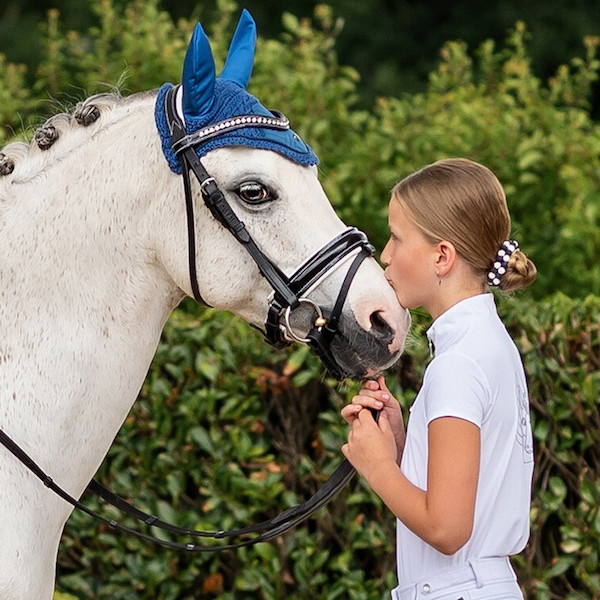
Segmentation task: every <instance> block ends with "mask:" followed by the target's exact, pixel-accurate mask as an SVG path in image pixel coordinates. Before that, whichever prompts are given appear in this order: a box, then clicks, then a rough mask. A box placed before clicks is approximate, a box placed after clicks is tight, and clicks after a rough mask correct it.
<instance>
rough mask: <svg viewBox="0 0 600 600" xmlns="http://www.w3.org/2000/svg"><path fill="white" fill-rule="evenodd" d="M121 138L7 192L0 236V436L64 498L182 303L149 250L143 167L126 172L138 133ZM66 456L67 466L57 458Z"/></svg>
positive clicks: (126, 128)
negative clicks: (45, 473) (18, 446)
mask: <svg viewBox="0 0 600 600" xmlns="http://www.w3.org/2000/svg"><path fill="white" fill-rule="evenodd" d="M146 110H147V109H146ZM150 114H151V113H150ZM145 124H146V128H147V129H148V128H152V120H151V116H150V117H149V118H147V119H145ZM113 127H116V126H113ZM120 133H121V135H120V136H117V138H118V139H117V140H116V141H114V142H113V146H112V147H110V148H103V136H106V134H104V133H103V132H100V133H99V134H98V136H97V137H98V140H99V141H98V144H97V145H96V144H93V143H92V142H91V141H88V142H86V143H85V144H82V147H81V148H80V149H79V150H78V151H76V152H71V153H66V154H65V155H64V156H63V157H61V161H60V166H51V167H50V166H48V167H47V168H46V169H45V170H44V171H43V172H42V173H40V174H39V175H37V176H36V177H34V178H32V179H31V180H30V181H28V182H23V183H16V184H15V185H14V186H13V187H14V188H15V189H16V191H17V195H15V196H14V197H13V198H10V199H9V200H8V202H10V203H12V206H11V210H10V211H7V212H6V215H5V219H4V224H3V226H2V228H3V231H2V241H0V256H1V257H2V258H0V275H1V281H2V292H1V294H2V301H1V302H0V365H1V367H2V368H0V407H1V408H2V423H0V427H2V428H4V429H6V430H7V431H8V432H10V434H11V435H13V436H14V437H15V438H16V439H17V440H18V441H19V442H20V443H22V444H23V445H24V446H25V448H26V449H27V451H28V452H30V453H31V455H32V456H33V457H34V458H35V459H37V460H39V462H40V464H41V465H42V467H43V468H47V469H49V470H51V471H53V472H52V476H53V477H54V478H55V479H56V480H57V481H59V482H61V484H63V485H65V487H67V489H69V490H70V491H71V492H72V493H78V492H79V491H81V489H82V487H83V486H84V485H85V483H86V481H87V480H88V479H89V476H90V475H91V474H92V473H93V471H94V470H95V469H96V468H97V466H98V464H99V462H100V461H101V460H102V457H103V456H104V454H105V453H106V450H107V449H108V446H109V445H110V443H111V441H112V439H113V437H114V435H115V433H116V431H117V430H118V427H119V426H120V424H121V422H122V421H123V419H124V418H125V416H126V414H127V412H128V411H129V409H130V407H131V404H132V403H133V401H134V400H135V397H136V395H137V392H138V391H139V388H140V386H141V384H142V382H143V379H144V376H145V374H146V372H147V369H148V366H149V363H150V361H151V359H152V356H153V354H154V351H155V350H156V345H157V343H158V339H159V336H160V332H161V330H162V327H163V325H164V322H165V320H166V318H167V316H168V314H169V313H170V311H171V310H172V308H173V307H174V306H175V304H176V303H177V302H178V300H179V299H180V297H181V293H180V291H179V290H178V289H176V288H175V287H174V285H173V283H172V282H171V281H169V280H168V278H166V277H165V275H164V273H163V272H162V271H161V269H160V268H159V267H158V265H157V260H156V256H155V255H154V249H153V247H152V246H151V244H150V240H149V238H150V235H149V231H148V228H149V227H150V225H149V222H148V221H147V220H146V218H147V217H146V215H147V213H148V212H149V210H148V209H149V204H148V202H149V200H148V198H150V197H152V196H153V195H155V194H156V193H157V192H160V190H157V189H156V185H157V183H156V181H154V182H153V184H149V183H146V182H145V181H144V177H143V175H146V176H147V175H149V174H151V173H152V165H150V166H149V170H148V171H147V172H144V173H142V170H143V165H144V163H143V162H141V160H140V163H139V164H138V167H137V168H139V170H140V173H139V175H138V176H137V177H136V176H134V175H133V174H132V173H128V172H127V170H128V169H129V170H133V164H132V161H133V160H134V158H133V157H132V156H128V155H129V154H132V153H135V152H141V151H140V150H138V149H137V148H136V147H134V146H130V145H128V144H129V143H130V141H131V138H132V137H135V136H136V135H139V134H140V131H139V130H138V129H136V126H134V125H128V124H126V123H124V124H123V129H122V131H121V132H120ZM145 135H146V136H147V140H150V139H151V137H150V136H151V135H153V136H154V137H156V134H155V133H154V132H153V131H152V130H150V131H148V132H146V134H145ZM112 139H113V140H114V139H115V136H114V131H113V136H112ZM139 144H140V145H141V146H145V152H144V157H145V158H146V159H148V156H149V155H150V156H152V152H149V151H148V145H149V142H148V141H144V140H140V141H139ZM50 151H52V150H50ZM57 153H58V149H57ZM154 154H155V155H156V156H154V158H152V159H150V160H155V161H158V160H159V156H158V154H159V153H158V152H155V153H154ZM160 158H162V157H160ZM140 159H141V156H140ZM161 166H162V165H161ZM165 170H166V169H164V168H163V169H155V171H154V173H156V171H158V172H164V171H165ZM144 186H146V188H147V189H144ZM94 190H102V191H101V192H98V193H94ZM67 448H73V449H75V450H74V452H76V454H77V456H76V457H75V456H73V457H64V456H63V457H61V460H58V458H59V457H58V456H57V453H64V452H65V451H66V450H65V449H67ZM65 458H66V460H65ZM69 458H73V459H74V462H73V463H71V464H69Z"/></svg>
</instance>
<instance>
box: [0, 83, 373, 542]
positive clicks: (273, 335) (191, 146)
mask: <svg viewBox="0 0 600 600" xmlns="http://www.w3.org/2000/svg"><path fill="white" fill-rule="evenodd" d="M178 89H179V88H178V87H175V88H171V89H170V90H169V91H168V92H167V94H166V96H165V107H164V108H165V114H166V116H167V121H168V125H169V129H170V133H171V142H172V145H171V146H172V149H173V151H174V152H175V154H176V155H177V157H178V158H179V160H180V163H181V166H182V175H183V183H184V191H185V202H186V212H187V232H188V263H189V274H190V282H191V287H192V293H193V295H194V298H195V299H196V300H197V301H198V302H200V303H203V304H205V302H204V301H203V300H202V296H201V294H200V290H199V286H198V281H197V265H196V241H195V240H196V232H195V222H194V205H193V199H192V191H191V180H190V171H192V172H193V173H194V175H195V177H196V178H197V180H198V182H199V184H200V189H201V190H202V197H203V200H204V202H205V204H206V206H207V207H208V208H209V209H210V211H211V213H212V215H213V216H214V218H215V219H217V220H218V221H219V222H220V223H221V224H222V225H223V226H224V227H225V228H226V229H228V230H229V231H230V232H231V233H232V234H233V235H234V237H235V239H236V240H237V241H238V242H239V243H240V244H242V245H243V247H244V248H246V250H247V251H248V252H249V254H250V255H251V256H252V258H253V260H254V262H255V263H256V265H257V267H258V269H259V271H260V273H261V275H262V276H263V277H264V278H265V279H266V280H267V281H268V282H269V284H270V285H271V287H272V288H273V293H272V295H271V298H270V302H269V309H268V313H267V318H266V321H265V331H264V332H263V334H264V336H265V338H266V339H267V341H269V342H270V343H271V344H273V345H275V346H277V347H282V346H285V345H288V344H290V343H292V341H294V340H296V341H300V342H303V343H306V344H308V345H309V346H310V347H311V348H312V350H313V351H314V352H315V353H316V354H317V355H318V356H319V357H320V358H321V360H322V362H323V363H324V365H325V366H326V368H327V370H328V371H329V373H330V374H331V375H332V376H333V377H335V378H336V379H338V380H341V379H343V378H344V377H346V376H347V373H346V372H345V371H344V369H343V368H342V367H341V366H340V365H339V364H338V363H337V361H336V359H335V357H334V355H333V353H332V351H331V348H330V345H331V342H332V340H333V338H334V337H335V336H336V335H337V334H338V320H339V317H340V315H341V311H342V308H343V305H344V302H345V300H346V296H347V294H348V290H349V288H350V285H351V283H352V279H353V278H354V275H355V274H356V272H357V270H358V268H359V267H360V265H361V263H362V261H363V260H364V259H365V258H367V257H369V256H372V255H373V253H374V248H373V246H371V244H370V243H369V241H368V239H367V236H366V235H365V234H364V233H363V232H362V231H360V230H358V229H356V228H354V227H349V228H347V229H346V230H345V231H343V232H342V233H341V234H340V235H338V236H336V237H335V238H333V239H332V240H330V241H329V242H328V243H327V244H325V245H324V246H323V247H322V248H320V249H319V250H318V251H317V252H316V253H315V254H314V255H313V256H311V257H310V258H309V259H307V260H306V261H305V262H304V263H303V264H302V265H300V267H298V268H297V269H296V271H295V272H294V273H293V274H292V275H291V276H290V277H288V276H286V275H285V273H283V272H282V271H281V270H280V269H279V268H278V267H277V265H275V264H274V263H273V262H272V261H271V260H270V259H269V257H268V256H266V255H265V254H264V253H263V251H262V250H261V249H260V248H259V247H258V245H257V244H256V242H255V241H254V239H253V238H252V236H251V235H250V233H249V232H248V231H247V229H246V227H245V225H244V223H243V222H242V221H241V220H240V219H239V218H238V217H237V215H236V214H235V212H234V211H233V209H232V208H231V206H230V205H229V204H228V202H227V200H226V199H225V196H224V195H223V193H222V191H221V190H220V189H219V187H218V185H217V183H216V182H215V180H214V179H213V178H212V177H211V176H210V175H209V174H208V172H207V171H206V169H205V168H204V166H203V165H202V162H201V161H200V159H199V158H198V156H197V154H196V152H195V148H196V147H197V146H199V145H200V144H202V143H203V142H204V141H206V140H208V139H212V138H214V137H215V136H218V135H221V134H223V133H226V132H229V131H234V130H236V129H241V128H244V127H266V128H275V129H280V130H285V129H289V122H288V120H287V119H286V118H285V117H284V116H283V115H281V113H277V112H273V113H272V115H273V116H272V117H265V116H259V115H246V116H240V117H233V118H231V119H229V120H227V121H222V122H220V123H216V124H214V125H211V126H209V127H206V128H204V129H201V130H199V131H196V132H194V133H192V134H189V135H188V134H186V131H185V125H184V123H183V121H182V119H181V118H180V117H179V115H178V112H177V101H176V94H177V90H178ZM353 253H356V256H355V257H354V258H353V260H352V262H351V264H350V267H349V268H348V271H347V273H346V275H345V278H344V281H343V283H342V285H341V288H340V291H339V293H338V296H337V299H336V301H335V303H334V305H333V308H332V309H331V310H328V309H326V308H323V307H321V306H319V305H317V304H316V303H315V302H314V301H313V300H311V299H310V298H308V297H307V296H305V294H307V293H308V291H309V290H310V289H312V288H313V287H315V286H316V285H317V284H318V283H319V282H320V281H321V280H322V279H323V278H324V277H326V276H327V275H328V273H329V272H330V271H331V270H332V269H334V268H336V266H337V265H338V263H340V262H341V261H342V259H345V258H346V257H348V256H350V255H351V254H353ZM302 304H309V305H310V306H311V307H312V308H313V309H314V311H315V313H316V318H315V320H314V322H313V325H312V328H311V329H310V331H309V332H308V334H307V335H306V337H305V338H299V337H298V336H297V335H296V334H295V333H294V332H293V331H292V328H291V326H290V324H289V319H290V314H291V312H292V311H294V310H295V309H297V308H298V307H300V306H301V305H302ZM282 319H283V320H284V323H283V324H282V323H281V321H282ZM373 416H374V418H375V419H376V420H377V417H378V413H376V412H373ZM0 444H2V445H3V446H5V447H6V448H7V449H8V450H9V451H10V452H11V453H12V454H13V455H14V456H15V457H16V458H17V459H18V460H19V461H20V462H21V463H22V464H23V465H24V466H25V467H27V469H29V471H31V472H32V473H33V474H34V475H35V476H36V477H37V478H38V479H40V480H41V481H42V482H43V484H44V485H45V486H46V487H47V488H49V489H50V490H51V491H53V492H54V493H55V494H57V495H58V496H59V497H60V498H62V499H63V500H64V501H66V502H68V503H69V504H70V505H72V506H73V507H74V508H77V509H79V510H81V511H83V512H84V513H86V514H88V515H90V516H91V517H93V518H94V519H96V520H98V521H100V522H102V523H105V524H106V525H108V526H109V527H111V528H113V529H116V530H120V531H122V532H125V533H127V534H130V535H133V536H135V537H138V538H140V539H143V540H146V541H149V542H153V543H155V544H158V545H160V546H165V547H167V548H173V549H177V550H185V551H187V552H215V551H221V550H231V549H234V548H240V547H243V546H249V545H252V544H256V543H258V542H264V541H267V540H270V539H272V538H274V537H276V536H279V535H282V534H283V533H285V532H286V531H289V530H290V529H292V528H293V527H295V526H296V525H298V524H299V523H301V522H302V521H304V520H306V519H307V518H309V517H310V516H311V515H312V514H313V513H315V512H316V511H317V510H319V509H320V508H321V507H322V506H324V505H325V504H327V502H329V501H330V500H331V499H332V498H333V497H334V496H335V495H336V494H337V493H338V492H339V491H340V490H341V489H342V488H343V487H344V485H346V483H347V482H348V481H349V480H350V479H351V478H352V477H353V476H354V473H355V470H354V468H353V467H352V465H351V464H350V463H349V462H348V461H347V460H345V459H344V460H343V461H342V462H341V463H340V465H339V466H338V467H337V468H336V470H335V471H334V472H333V473H332V475H331V476H330V477H329V479H327V481H326V482H325V483H324V484H323V486H322V487H321V488H320V489H319V490H318V491H317V492H316V493H315V494H314V495H313V496H312V497H311V498H310V499H308V500H307V501H305V502H303V503H302V504H299V505H298V506H294V507H291V508H289V509H287V510H285V511H283V512H282V513H281V514H279V515H277V516H276V517H274V518H272V519H269V520H267V521H263V522H261V523H257V524H255V525H250V526H248V527H243V528H240V529H235V530H231V531H213V532H207V531H196V530H193V529H185V528H182V527H178V526H176V525H172V524H169V523H166V522H165V521H162V520H161V519H159V518H158V517H156V516H154V515H150V514H147V513H145V512H143V511H141V510H140V509H138V508H136V507H135V506H133V505H132V504H130V503H129V502H127V501H126V500H124V499H122V498H120V497H119V496H117V495H116V494H114V493H113V492H111V491H110V490H109V489H107V488H106V487H104V486H103V485H102V484H100V483H99V482H97V481H96V480H95V479H92V481H91V482H90V483H89V484H88V486H87V488H86V490H87V491H89V492H92V493H94V494H96V495H98V496H100V497H101V498H102V499H104V500H105V501H106V502H107V503H108V504H111V505H112V506H114V507H115V508H117V509H118V510H119V511H121V512H123V513H125V514H127V515H129V516H130V517H133V518H135V519H136V520H139V521H141V522H143V523H144V524H145V525H147V526H149V527H157V528H159V529H162V530H164V531H166V532H168V533H170V534H174V535H181V536H187V537H192V538H193V537H195V538H211V539H213V540H229V541H228V542H227V543H224V544H218V545H217V544H213V545H203V544H196V543H187V544H183V543H177V542H171V541H168V540H164V539H161V538H158V537H155V536H152V535H150V534H147V533H143V532H140V531H137V530H135V529H132V528H130V527H127V526H125V525H122V524H120V523H119V522H118V521H116V520H114V519H107V518H106V517H103V516H102V515H100V514H99V513H97V512H95V511H93V510H92V509H90V508H88V507H87V506H86V505H85V504H83V503H81V502H80V501H79V500H77V499H76V498H74V497H73V496H71V495H70V494H69V493H68V492H67V491H65V490H64V488H62V487H60V486H59V485H58V484H56V483H55V482H54V480H53V479H52V477H50V476H49V475H48V474H47V473H46V472H45V471H43V470H42V469H41V468H40V466H39V465H38V464H37V463H36V462H35V461H34V460H33V459H32V458H31V457H30V456H29V455H28V454H27V453H26V452H25V451H24V450H23V449H22V448H21V447H20V446H19V445H18V444H17V443H16V442H14V441H13V440H12V439H11V438H10V437H9V436H8V435H7V434H6V433H5V432H4V431H3V430H2V429H0ZM235 538H242V539H238V540H237V541H231V540H233V539H235Z"/></svg>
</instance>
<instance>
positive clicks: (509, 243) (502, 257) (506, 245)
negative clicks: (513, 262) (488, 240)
mask: <svg viewBox="0 0 600 600" xmlns="http://www.w3.org/2000/svg"><path fill="white" fill-rule="evenodd" d="M518 249H519V243H518V242H516V241H515V240H505V241H504V242H502V245H501V246H500V250H498V254H496V258H495V259H494V262H493V264H492V267H491V269H490V271H489V273H488V275H487V282H488V285H491V286H493V287H496V286H498V285H500V280H501V279H502V276H503V275H504V273H506V267H507V266H508V261H509V260H510V257H511V256H512V255H513V254H514V253H515V252H516V251H517V250H518Z"/></svg>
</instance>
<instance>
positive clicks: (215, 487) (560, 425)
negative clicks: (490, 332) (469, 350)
mask: <svg viewBox="0 0 600 600" xmlns="http://www.w3.org/2000/svg"><path fill="white" fill-rule="evenodd" d="M500 307H501V312H502V314H503V316H504V318H505V321H506V323H507V326H508V328H509V329H510V331H511V333H512V335H513V336H514V337H515V339H516V341H517V344H518V345H519V348H520V350H521V352H522V354H523V358H524V361H525V366H526V370H527V374H528V378H529V385H530V392H531V399H532V409H533V427H534V435H535V442H536V469H535V481H534V490H535V491H534V502H533V509H532V528H533V533H532V537H531V541H530V543H529V546H528V548H527V550H526V551H525V552H524V553H523V554H522V555H521V556H519V557H517V559H516V560H515V563H516V566H517V570H518V573H519V576H520V580H521V583H522V584H523V586H524V588H525V590H526V591H527V594H528V597H529V598H537V599H540V600H541V599H550V598H558V597H560V598H572V599H573V600H574V599H575V598H577V599H582V598H590V599H591V598H596V597H598V596H599V595H600V580H599V578H598V550H599V548H600V516H599V506H600V451H599V448H600V416H599V408H598V407H599V405H598V397H599V394H600V363H599V361H600V358H599V357H600V299H598V298H593V297H590V298H588V299H586V300H584V301H578V300H570V299H568V298H566V297H564V296H556V297H554V298H552V299H549V300H547V301H544V302H541V303H538V304H533V303H531V302H530V301H529V300H517V299H504V300H502V301H501V302H500ZM425 326H426V323H425V322H424V321H423V320H422V319H420V318H419V316H418V315H416V326H415V332H414V334H413V336H412V338H411V340H410V343H409V345H408V348H407V351H406V354H405V357H404V359H403V360H402V361H401V363H400V365H399V367H398V368H396V369H395V370H394V371H393V372H390V373H389V374H388V377H389V381H390V385H391V386H392V389H393V390H394V391H395V393H397V394H398V397H399V398H400V400H401V402H402V404H403V405H404V407H405V408H406V407H408V406H409V405H410V403H411V402H412V400H413V399H414V396H415V393H416V390H417V388H418V385H419V382H420V379H421V376H422V372H423V369H424V367H425V365H426V363H427V361H428V356H429V355H428V352H429V350H428V348H427V344H426V342H425V338H424V336H423V335H422V329H423V328H424V327H425ZM354 390H355V384H351V383H345V384H342V385H340V384H336V383H335V382H334V381H332V380H330V379H328V378H327V377H324V376H323V373H322V369H321V366H320V364H319V363H318V362H317V360H316V359H315V358H314V357H313V356H312V355H310V354H309V353H307V351H306V350H305V349H304V348H302V347H296V348H293V349H291V350H289V351H275V350H273V349H272V348H270V347H269V346H267V345H266V344H265V343H264V342H263V341H262V339H261V338H260V336H259V334H257V333H256V332H255V331H254V330H252V329H251V328H250V327H248V326H247V325H246V324H245V323H243V322H241V321H240V320H239V319H236V318H234V317H231V316H229V315H224V314H222V313H218V312H215V311H212V310H206V311H203V312H199V313H198V314H197V315H190V314H189V312H186V311H185V310H181V309H180V310H178V311H176V313H174V315H173V317H172V318H171V319H170V321H169V323H168V325H167V327H166V329H165V332H164V335H163V340H162V342H161V344H160V347H159V349H158V353H157V356H156V359H155V361H154V363H153V365H152V368H151V370H150V373H149V375H148V379H147V381H146V383H145V385H144V389H143V391H142V393H141V395H140V398H139V400H138V401H137V403H136V404H135V405H134V407H133V410H132V412H131V415H130V417H129V418H128V419H127V422H126V423H125V425H124V426H123V428H122V430H121V432H120V433H119V436H118V438H117V440H116V442H115V443H114V444H113V446H112V448H111V450H110V452H109V455H108V457H107V459H106V461H105V463H104V465H103V467H102V469H101V471H100V475H99V476H100V478H101V479H102V480H103V481H105V482H107V483H110V484H111V486H113V487H114V489H115V490H116V491H117V493H119V494H122V495H124V496H125V497H126V498H131V497H133V498H135V499H136V501H137V502H139V503H140V505H141V506H142V507H144V508H145V509H147V510H148V511H149V512H152V513H155V514H158V515H159V516H160V517H161V518H164V519H169V520H172V521H175V522H177V523H179V524H180V525H181V526H184V527H195V528H203V529H208V530H219V529H229V528H233V527H238V526H242V525H246V524H250V523H253V522H256V521H260V520H264V519H266V518H270V517H272V516H274V515H275V514H277V513H278V512H279V511H281V510H283V509H284V508H286V507H288V506H292V505H294V504H296V503H298V502H300V501H302V500H303V499H305V498H307V497H308V496H309V495H310V494H312V493H313V492H314V491H315V490H316V489H317V488H318V486H319V485H320V484H321V483H322V482H323V480H324V478H325V477H326V475H327V474H328V473H330V472H331V471H332V470H333V468H334V467H335V465H336V464H337V463H338V462H339V460H340V459H341V455H340V453H339V447H340V446H341V444H342V443H343V441H344V439H345V435H346V427H345V426H344V424H343V423H342V419H341V418H340V416H339V410H340V408H341V406H342V405H343V403H344V402H346V401H347V400H348V399H349V398H350V396H351V395H352V393H353V392H354ZM86 500H87V503H88V504H89V505H90V506H93V507H94V508H98V504H97V502H96V501H95V500H93V499H91V498H87V499H86ZM103 510H104V513H105V514H107V515H108V516H111V517H114V518H116V519H117V520H120V521H121V522H123V523H125V524H130V525H133V523H131V522H130V521H129V519H127V518H122V516H121V515H118V513H116V511H113V510H112V509H103ZM393 527H394V522H393V518H392V516H391V514H390V513H389V511H387V510H386V509H385V507H383V506H382V503H381V502H380V501H379V499H378V498H377V497H375V496H374V495H373V494H372V493H371V492H370V491H369V490H368V488H367V487H366V486H365V484H364V482H363V481H362V480H361V479H360V478H355V479H354V480H352V482H351V483H350V484H349V485H348V486H347V488H346V489H345V490H344V491H343V492H342V493H341V494H340V495H339V496H338V497H337V498H336V499H335V500H334V501H332V502H331V503H330V504H329V505H328V506H327V507H326V508H324V509H322V510H321V511H319V513H317V515H316V516H315V518H313V519H311V520H309V521H308V522H306V523H305V524H303V525H301V526H299V527H298V528H297V529H295V530H294V531H292V532H290V533H288V534H286V535H284V536H283V537H281V538H280V539H277V540H275V541H273V542H269V543H261V544H259V545H257V546H255V547H252V548H246V549H243V550H240V551H237V552H234V551H225V552H223V553H216V554H202V555H190V554H187V553H177V552H176V551H171V550H166V549H164V548H161V547H155V546H152V545H150V544H148V543H146V542H141V541H138V540H136V539H133V538H130V537H127V536H124V535H122V534H120V533H116V532H114V531H112V530H108V529H106V528H105V527H99V526H98V525H97V524H96V523H94V522H93V521H91V519H90V518H89V517H87V516H86V515H84V514H82V513H78V512H75V513H74V514H73V516H72V517H71V519H70V520H69V522H68V524H67V528H66V531H65V536H64V540H63V542H62V545H61V550H60V555H59V565H60V566H59V573H60V575H59V578H58V589H60V590H62V591H64V592H70V593H72V594H74V595H75V596H76V597H77V598H79V599H81V600H83V599H85V598H90V599H91V598H95V599H102V598H107V599H108V598H111V599H112V600H117V599H119V600H120V599H123V600H126V599H127V600H129V599H134V598H139V599H143V598H147V599H151V598H153V599H154V598H161V599H163V600H169V599H182V598H219V599H221V600H231V599H233V598H236V599H237V598H250V597H251V598H262V599H265V600H275V599H280V598H284V597H286V598H289V599H294V600H296V599H297V600H300V599H307V600H308V599H314V598H319V599H323V600H325V599H327V600H333V599H335V598H352V599H362V598H364V599H373V600H374V599H376V598H381V597H383V594H384V593H385V590H386V589H388V588H390V587H391V586H393V585H394V544H393V541H394V534H393ZM142 528H143V527H142ZM183 541H187V540H183Z"/></svg>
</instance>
